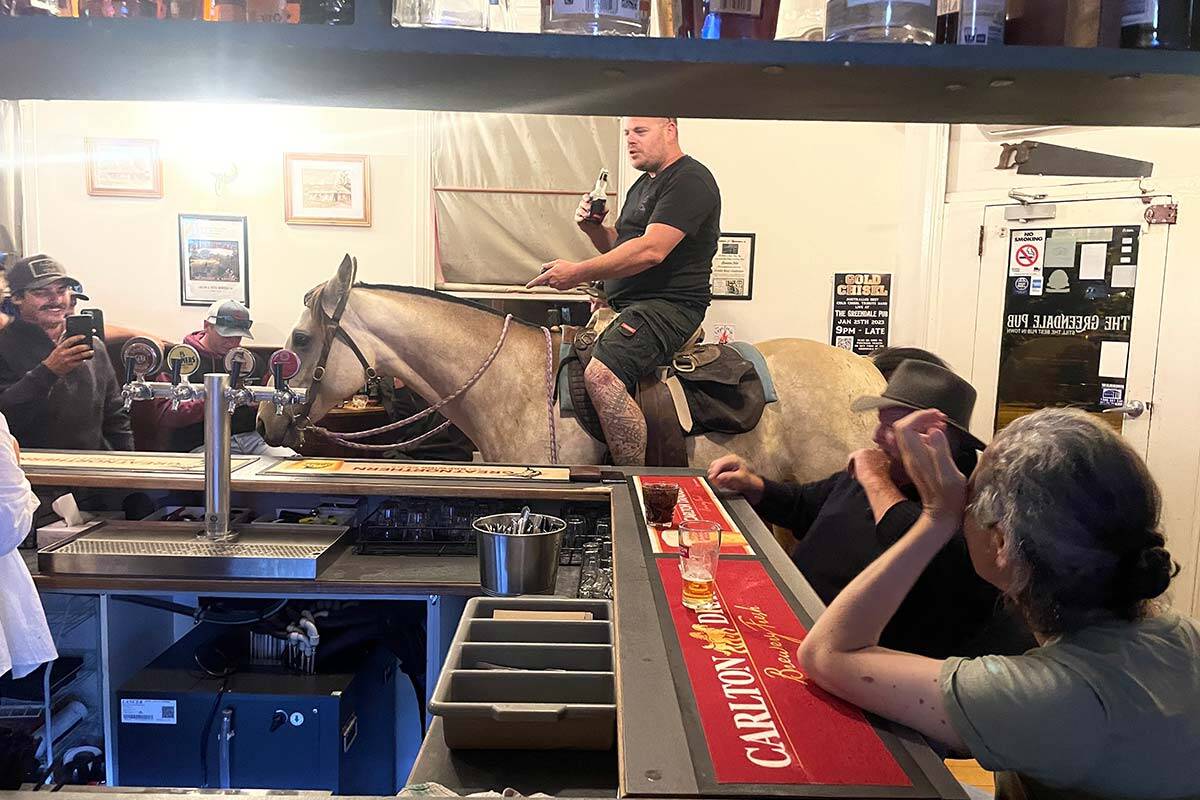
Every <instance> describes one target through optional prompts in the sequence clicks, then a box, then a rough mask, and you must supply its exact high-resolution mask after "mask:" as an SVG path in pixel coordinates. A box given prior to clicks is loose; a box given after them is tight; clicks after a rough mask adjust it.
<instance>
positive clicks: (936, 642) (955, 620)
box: [708, 359, 1033, 657]
mask: <svg viewBox="0 0 1200 800" xmlns="http://www.w3.org/2000/svg"><path fill="white" fill-rule="evenodd" d="M974 407H975V389H974V388H972V386H971V385H970V384H969V383H967V382H966V381H965V380H963V379H962V378H960V377H959V376H958V375H955V374H954V373H953V372H952V371H950V370H949V369H947V368H945V367H943V366H939V365H938V364H935V363H931V362H928V361H921V360H916V359H908V360H905V361H902V362H901V363H900V364H899V366H897V367H896V369H895V371H894V372H893V373H892V375H891V378H890V379H889V380H888V383H887V387H886V388H885V389H884V391H883V393H882V394H881V395H880V396H878V397H861V398H859V399H858V400H856V401H854V403H853V404H852V405H851V408H852V409H853V410H854V411H868V410H871V411H875V412H876V413H877V414H878V417H879V424H878V425H877V426H876V428H875V436H874V441H875V447H871V448H864V449H862V450H858V451H856V452H854V453H852V454H851V455H850V459H849V464H848V466H847V468H846V469H844V470H841V471H839V472H837V473H835V474H834V475H831V476H830V477H828V478H826V479H824V480H821V481H816V482H813V483H808V484H804V485H798V484H794V483H776V482H774V481H770V480H766V479H764V478H762V477H761V476H759V475H757V474H755V473H754V472H753V470H751V469H750V467H749V465H748V464H747V463H746V462H745V461H744V460H742V459H741V458H739V457H738V456H735V455H727V456H723V457H722V458H719V459H717V460H716V461H714V462H713V463H712V464H711V465H710V466H709V468H708V477H709V480H711V481H712V482H713V484H714V485H715V486H717V487H718V488H721V489H726V490H729V491H735V492H739V493H741V494H742V495H744V496H745V497H746V499H747V500H749V501H750V503H751V504H753V505H754V508H755V510H756V511H757V512H758V513H759V515H760V516H761V517H762V518H763V519H764V520H765V521H766V522H768V523H770V524H774V525H779V526H781V527H784V528H788V529H790V530H791V531H792V533H793V534H794V535H795V537H796V539H797V543H796V546H795V549H794V550H793V552H792V560H793V561H794V562H795V564H796V566H797V567H799V568H800V571H801V572H802V573H803V574H804V577H805V578H806V579H807V580H808V582H809V584H811V585H812V587H813V589H814V590H815V591H816V593H817V594H818V595H820V597H821V600H823V601H824V602H825V603H830V602H832V601H833V599H834V598H835V597H836V596H837V595H838V593H839V592H841V590H842V589H844V588H845V587H846V585H847V584H849V583H850V581H852V580H853V579H854V578H855V576H857V575H858V573H860V572H861V571H862V570H863V569H865V568H866V567H867V566H868V565H869V564H870V563H871V562H872V561H874V560H875V559H876V558H877V557H878V556H879V555H881V554H882V553H883V552H884V551H885V550H887V548H888V547H889V546H891V545H892V544H893V543H894V542H896V541H898V540H899V539H900V538H901V537H903V536H904V534H905V533H907V532H908V529H909V528H911V527H912V526H913V525H914V524H915V523H916V521H917V519H918V518H919V517H920V515H921V498H920V495H919V494H918V493H917V490H916V487H915V486H914V485H913V482H912V479H911V478H910V477H909V476H908V474H907V473H906V472H905V470H904V465H903V463H902V461H901V458H900V452H899V449H898V446H897V444H896V437H895V431H894V428H893V426H894V425H895V424H896V423H897V422H899V421H900V420H901V419H903V418H904V417H906V416H907V415H908V414H910V413H911V412H912V410H913V409H927V408H936V409H938V410H939V411H941V412H943V414H944V415H945V417H946V428H947V438H948V439H949V440H950V442H951V447H952V451H953V453H954V458H955V462H956V463H957V464H958V466H959V469H960V470H962V471H963V473H964V474H970V471H971V470H972V469H974V467H975V462H976V459H977V455H976V452H977V451H978V450H981V449H983V443H982V442H980V441H979V440H978V439H976V438H975V437H974V436H972V435H971V433H970V431H969V430H968V426H969V424H970V419H971V411H972V410H973V409H974ZM998 600H999V593H998V592H997V591H996V589H995V588H994V587H992V586H991V585H989V584H988V583H987V582H986V581H984V580H983V579H982V578H980V577H979V576H978V575H976V574H975V571H974V570H973V569H972V567H971V560H970V556H969V555H968V553H967V549H966V544H965V542H964V541H963V540H962V537H961V536H960V537H958V540H957V541H956V542H952V543H951V545H950V546H948V547H947V548H945V549H944V550H943V551H942V552H941V553H939V554H938V557H937V558H935V559H934V560H933V562H932V563H931V564H930V566H929V568H928V569H927V570H926V571H925V573H924V574H923V575H922V576H921V579H920V580H918V581H917V584H916V586H915V587H914V589H913V591H912V592H911V593H910V594H909V596H908V598H907V599H906V600H905V601H904V604H903V605H902V606H901V607H900V610H899V612H897V614H896V615H895V617H893V618H892V621H891V623H890V624H889V625H888V627H887V630H885V631H884V634H883V644H884V646H886V647H894V648H897V649H902V650H907V651H909V652H915V653H920V654H922V655H928V656H931V657H945V656H946V655H949V654H951V653H958V654H960V655H961V654H962V653H964V652H969V653H972V654H973V653H976V652H980V653H981V652H984V651H985V650H986V651H988V652H1023V651H1024V650H1025V649H1026V648H1027V647H1031V646H1033V639H1032V638H1031V637H1030V636H1029V635H1028V632H1027V631H1026V630H1025V629H1024V626H1023V625H1022V624H1021V623H1019V622H1017V621H1016V620H1015V619H1014V618H1012V617H1011V615H1007V614H1002V615H999V616H998V615H997V614H996V609H997V606H998V602H997V601H998Z"/></svg>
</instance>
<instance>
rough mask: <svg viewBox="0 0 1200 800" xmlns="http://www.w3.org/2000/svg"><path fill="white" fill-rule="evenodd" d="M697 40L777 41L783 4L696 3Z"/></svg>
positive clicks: (746, 0) (757, 0)
mask: <svg viewBox="0 0 1200 800" xmlns="http://www.w3.org/2000/svg"><path fill="white" fill-rule="evenodd" d="M694 1H695V2H696V5H697V8H696V12H695V14H694V19H695V20H696V23H697V25H698V27H697V29H696V31H695V33H694V36H695V38H697V39H766V40H771V39H774V38H775V28H776V23H777V22H778V20H779V3H780V0H694Z"/></svg>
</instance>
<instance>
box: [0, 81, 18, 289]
mask: <svg viewBox="0 0 1200 800" xmlns="http://www.w3.org/2000/svg"><path fill="white" fill-rule="evenodd" d="M20 128H21V113H20V107H19V106H18V104H17V102H16V101H15V100H0V254H3V255H0V268H2V267H6V266H7V265H8V263H10V262H11V260H13V256H14V254H15V255H16V256H18V257H19V255H20V254H21V252H22V249H21V211H22V209H21V170H20V147H19V142H18V137H19V134H20ZM6 259H7V260H6Z"/></svg>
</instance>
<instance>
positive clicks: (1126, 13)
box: [1121, 0, 1200, 50]
mask: <svg viewBox="0 0 1200 800" xmlns="http://www.w3.org/2000/svg"><path fill="white" fill-rule="evenodd" d="M1198 26H1200V3H1197V2H1196V0H1124V3H1123V4H1122V7H1121V47H1130V48H1135V49H1139V50H1195V49H1197V47H1198V46H1200V39H1198V38H1197V36H1198V35H1200V30H1198Z"/></svg>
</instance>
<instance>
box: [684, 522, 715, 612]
mask: <svg viewBox="0 0 1200 800" xmlns="http://www.w3.org/2000/svg"><path fill="white" fill-rule="evenodd" d="M720 555H721V526H720V525H714V524H713V523H711V522H684V523H682V524H680V526H679V571H680V572H682V573H683V605H684V606H685V607H686V608H692V609H697V610H703V609H706V608H713V607H714V606H715V605H716V593H715V591H714V586H715V585H716V582H717V559H718V558H719V557H720Z"/></svg>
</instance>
